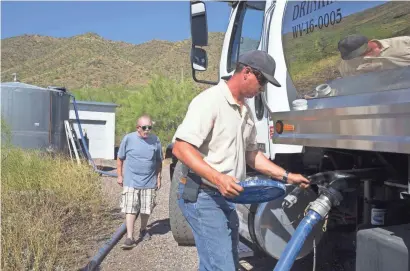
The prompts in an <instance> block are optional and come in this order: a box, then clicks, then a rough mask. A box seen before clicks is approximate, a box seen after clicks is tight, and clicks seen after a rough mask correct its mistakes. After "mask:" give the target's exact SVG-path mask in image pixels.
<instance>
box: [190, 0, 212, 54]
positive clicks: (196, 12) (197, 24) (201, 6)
mask: <svg viewBox="0 0 410 271" xmlns="http://www.w3.org/2000/svg"><path fill="white" fill-rule="evenodd" d="M190 11H191V37H192V44H193V45H195V46H207V45H208V25H207V20H206V8H205V3H204V2H201V1H195V2H191V5H190Z"/></svg>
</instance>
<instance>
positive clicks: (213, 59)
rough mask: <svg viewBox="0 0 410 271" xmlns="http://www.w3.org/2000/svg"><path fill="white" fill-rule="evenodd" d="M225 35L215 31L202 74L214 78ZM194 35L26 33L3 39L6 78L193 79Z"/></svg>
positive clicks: (133, 82)
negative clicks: (134, 40) (173, 38)
mask: <svg viewBox="0 0 410 271" xmlns="http://www.w3.org/2000/svg"><path fill="white" fill-rule="evenodd" d="M222 41H223V34H222V33H210V35H209V46H208V48H207V52H208V63H209V67H208V71H206V72H204V73H203V75H202V74H201V79H202V78H206V79H208V80H215V79H216V78H217V67H218V65H219V58H220V50H221V47H222ZM190 48H191V42H190V40H183V41H179V42H168V41H162V40H151V41H149V42H146V43H142V44H138V45H135V44H130V43H125V42H117V41H111V40H106V39H104V38H102V37H101V36H99V35H97V34H95V33H86V34H83V35H79V36H74V37H70V38H53V37H47V36H39V35H24V36H18V37H13V38H8V39H3V40H2V41H1V51H2V54H1V80H2V81H3V82H5V81H11V80H12V78H13V76H12V74H13V73H17V74H18V80H19V81H21V82H25V83H29V84H35V85H39V86H49V85H58V86H66V87H67V88H69V89H77V88H83V87H93V88H100V87H107V86H113V85H116V86H137V85H141V84H145V83H146V82H147V81H148V80H149V79H150V78H151V76H152V75H154V74H162V75H165V76H167V77H170V78H180V77H181V76H184V78H185V79H187V78H191V67H190V60H189V55H190Z"/></svg>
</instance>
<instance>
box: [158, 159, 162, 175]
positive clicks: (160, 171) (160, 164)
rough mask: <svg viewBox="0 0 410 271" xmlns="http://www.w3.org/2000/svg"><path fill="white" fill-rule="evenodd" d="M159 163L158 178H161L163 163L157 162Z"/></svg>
mask: <svg viewBox="0 0 410 271" xmlns="http://www.w3.org/2000/svg"><path fill="white" fill-rule="evenodd" d="M157 163H158V165H157V176H159V177H160V176H161V173H162V161H158V162H157Z"/></svg>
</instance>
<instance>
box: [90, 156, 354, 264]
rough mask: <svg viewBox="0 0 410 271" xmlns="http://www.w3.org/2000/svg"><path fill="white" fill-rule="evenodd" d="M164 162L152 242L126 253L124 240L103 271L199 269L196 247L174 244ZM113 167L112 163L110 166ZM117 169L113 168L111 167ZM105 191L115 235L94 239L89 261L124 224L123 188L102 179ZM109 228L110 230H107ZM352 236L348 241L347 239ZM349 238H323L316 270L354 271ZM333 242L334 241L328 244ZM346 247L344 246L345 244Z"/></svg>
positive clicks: (250, 260)
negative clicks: (121, 198)
mask: <svg viewBox="0 0 410 271" xmlns="http://www.w3.org/2000/svg"><path fill="white" fill-rule="evenodd" d="M166 163H167V162H165V163H164V167H163V168H164V169H163V176H164V179H163V184H162V188H161V189H160V190H159V192H158V194H157V206H156V207H155V209H154V213H153V214H152V215H151V217H150V220H149V222H148V228H149V229H150V232H151V234H152V238H151V240H149V241H145V242H141V243H139V244H138V246H137V247H135V248H134V249H132V250H128V251H124V250H122V249H121V248H120V247H119V245H120V244H121V243H122V242H123V241H124V238H123V239H122V240H121V241H120V242H119V243H118V244H117V245H116V246H115V247H114V248H113V249H112V251H111V252H110V254H109V255H108V256H107V257H106V258H105V260H104V261H103V263H102V264H101V270H104V271H108V270H118V271H122V270H123V271H125V270H161V271H163V270H197V268H198V258H197V253H196V248H195V247H180V246H178V245H177V243H176V242H175V241H174V239H173V237H172V233H171V229H170V224H169V215H168V195H169V189H170V180H169V177H168V176H169V167H168V166H167V165H166ZM110 164H111V163H110ZM112 166H114V165H112ZM102 181H103V190H104V193H105V194H106V197H107V200H108V201H109V206H110V208H111V209H112V210H111V213H112V214H113V215H112V216H110V217H108V218H107V219H109V220H111V221H106V222H105V224H108V225H111V226H110V227H111V228H112V232H104V233H101V236H95V237H94V239H95V240H96V243H95V245H94V246H92V249H91V250H90V251H88V256H89V258H91V257H93V256H94V255H95V253H96V252H97V251H98V249H99V248H100V247H102V246H103V245H104V242H106V240H107V239H108V238H110V237H111V235H112V234H113V233H114V231H115V230H116V229H117V228H118V227H119V226H120V225H121V224H122V223H123V219H124V217H123V215H122V214H120V210H119V207H118V205H119V200H120V193H121V187H120V186H118V184H117V183H116V179H115V178H110V177H103V178H102ZM139 227H140V221H139V219H138V220H137V222H136V225H135V233H138V230H139ZM105 228H107V227H105ZM347 237H349V238H347ZM350 237H352V236H351V235H350V236H341V235H340V234H339V235H337V236H336V237H335V236H332V234H329V236H328V238H325V237H324V238H323V239H322V242H321V243H320V245H319V246H318V255H317V259H318V260H317V261H318V262H317V267H316V270H329V271H351V270H354V260H352V259H354V252H353V255H352V252H351V251H349V250H346V249H345V248H344V247H345V245H346V240H350V241H349V242H347V243H348V244H351V238H350ZM329 240H331V242H330V241H329ZM343 244H344V245H343ZM275 263H276V262H275V261H274V260H272V259H270V258H261V257H249V258H246V259H242V260H241V268H242V270H252V271H265V270H273V268H274V266H275ZM304 270H312V256H310V255H309V256H307V257H306V258H305V259H303V260H301V261H298V262H296V263H295V264H294V266H293V267H292V271H304Z"/></svg>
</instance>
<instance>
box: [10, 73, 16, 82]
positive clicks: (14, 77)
mask: <svg viewBox="0 0 410 271" xmlns="http://www.w3.org/2000/svg"><path fill="white" fill-rule="evenodd" d="M11 75H13V81H14V82H17V73H16V72H13V73H12V74H11Z"/></svg>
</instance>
